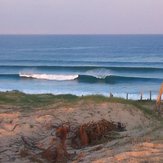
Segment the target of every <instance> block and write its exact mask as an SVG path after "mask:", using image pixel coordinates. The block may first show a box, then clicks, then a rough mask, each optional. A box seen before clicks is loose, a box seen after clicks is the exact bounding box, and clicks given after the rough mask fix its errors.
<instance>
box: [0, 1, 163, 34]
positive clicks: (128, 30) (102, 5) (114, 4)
mask: <svg viewBox="0 0 163 163" xmlns="http://www.w3.org/2000/svg"><path fill="white" fill-rule="evenodd" d="M0 34H163V0H0Z"/></svg>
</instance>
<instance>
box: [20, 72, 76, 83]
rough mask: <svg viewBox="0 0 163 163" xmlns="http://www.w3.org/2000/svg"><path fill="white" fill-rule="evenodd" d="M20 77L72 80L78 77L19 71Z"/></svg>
mask: <svg viewBox="0 0 163 163" xmlns="http://www.w3.org/2000/svg"><path fill="white" fill-rule="evenodd" d="M19 76H20V77H24V78H34V79H44V80H58V81H63V80H74V79H76V78H78V75H57V74H32V73H19Z"/></svg>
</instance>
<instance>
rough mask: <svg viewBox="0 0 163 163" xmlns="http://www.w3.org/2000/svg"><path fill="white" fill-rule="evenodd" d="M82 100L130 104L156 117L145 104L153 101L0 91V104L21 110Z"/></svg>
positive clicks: (151, 103) (69, 103)
mask: <svg viewBox="0 0 163 163" xmlns="http://www.w3.org/2000/svg"><path fill="white" fill-rule="evenodd" d="M80 101H84V102H85V103H87V102H92V103H96V104H98V103H103V102H111V103H122V104H130V105H133V106H135V107H136V108H138V109H140V110H141V111H142V112H144V114H147V115H149V116H152V117H158V115H157V113H156V112H155V111H154V110H151V109H149V108H148V107H147V106H149V105H153V106H154V104H155V101H147V100H146V101H134V100H125V99H122V98H116V97H114V98H109V97H106V96H102V95H89V96H80V97H79V96H75V95H71V94H66V95H52V94H25V93H22V92H19V91H11V92H0V105H8V106H11V107H12V106H14V107H19V108H21V109H22V110H23V109H25V108H27V109H29V110H30V109H34V108H38V107H41V108H43V107H48V106H50V105H53V104H56V103H61V104H62V106H65V105H66V106H67V105H75V104H76V103H78V102H80Z"/></svg>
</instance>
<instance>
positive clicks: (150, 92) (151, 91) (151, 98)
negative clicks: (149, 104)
mask: <svg viewBox="0 0 163 163" xmlns="http://www.w3.org/2000/svg"><path fill="white" fill-rule="evenodd" d="M149 93H150V98H149V99H150V101H151V100H152V91H150V92H149Z"/></svg>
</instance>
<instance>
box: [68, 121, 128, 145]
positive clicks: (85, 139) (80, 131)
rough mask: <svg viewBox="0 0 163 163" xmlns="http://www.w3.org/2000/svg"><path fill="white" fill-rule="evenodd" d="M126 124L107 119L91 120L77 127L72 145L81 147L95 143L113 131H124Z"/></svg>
mask: <svg viewBox="0 0 163 163" xmlns="http://www.w3.org/2000/svg"><path fill="white" fill-rule="evenodd" d="M124 130H125V125H124V124H122V123H120V122H118V123H113V122H109V121H107V120H105V119H102V120H100V121H98V122H93V121H92V122H89V123H85V124H83V125H81V126H79V127H77V129H76V131H75V133H74V136H73V137H72V142H71V144H72V147H73V148H81V147H84V146H87V145H89V144H95V143H97V142H98V141H100V140H101V139H102V138H104V137H105V136H107V135H108V134H109V133H110V132H112V131H124Z"/></svg>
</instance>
